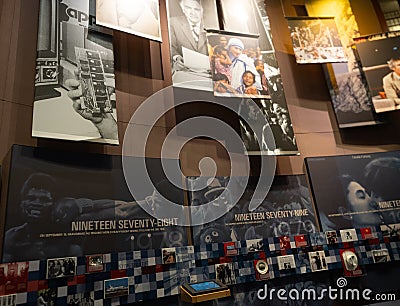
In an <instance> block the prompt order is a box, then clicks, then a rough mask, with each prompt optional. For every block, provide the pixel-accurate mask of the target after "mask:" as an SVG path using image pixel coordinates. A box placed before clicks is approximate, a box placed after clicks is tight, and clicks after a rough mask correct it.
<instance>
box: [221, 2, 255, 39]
mask: <svg viewBox="0 0 400 306" xmlns="http://www.w3.org/2000/svg"><path fill="white" fill-rule="evenodd" d="M253 6H254V2H253V1H248V0H222V1H221V8H222V16H223V27H224V31H228V32H234V33H244V34H254V35H257V34H259V30H258V26H257V19H256V15H255V10H254V7H253Z"/></svg>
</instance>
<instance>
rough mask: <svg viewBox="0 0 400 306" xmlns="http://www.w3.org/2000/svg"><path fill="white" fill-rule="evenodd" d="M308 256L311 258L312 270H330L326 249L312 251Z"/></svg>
mask: <svg viewBox="0 0 400 306" xmlns="http://www.w3.org/2000/svg"><path fill="white" fill-rule="evenodd" d="M308 256H309V258H310V266H311V271H312V272H317V271H323V270H328V264H327V262H326V258H325V252H324V251H317V252H310V253H308Z"/></svg>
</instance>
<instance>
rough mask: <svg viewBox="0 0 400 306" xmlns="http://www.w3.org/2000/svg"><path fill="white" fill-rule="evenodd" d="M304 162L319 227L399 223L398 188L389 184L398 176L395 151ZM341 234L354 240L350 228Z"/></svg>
mask: <svg viewBox="0 0 400 306" xmlns="http://www.w3.org/2000/svg"><path fill="white" fill-rule="evenodd" d="M305 165H306V169H307V175H308V178H309V182H310V187H311V191H312V195H313V201H314V204H315V207H316V209H317V211H318V216H319V220H320V224H321V230H323V231H329V230H346V229H351V228H365V227H375V226H380V225H381V226H382V225H384V224H392V223H398V222H400V220H399V210H400V206H399V203H400V201H399V200H400V190H399V188H397V186H396V184H391V183H390V182H396V181H397V180H398V179H400V171H399V169H400V152H399V151H393V152H382V153H370V154H357V155H341V156H329V157H328V156H327V157H309V158H306V159H305ZM327 174H329V175H327ZM388 182H389V183H388ZM347 232H349V235H347ZM343 235H344V236H342V239H343V237H344V238H345V240H351V239H357V238H356V233H355V231H354V230H351V231H350V230H347V231H343ZM346 237H347V238H348V239H347V238H346Z"/></svg>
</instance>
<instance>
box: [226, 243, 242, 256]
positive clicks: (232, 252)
mask: <svg viewBox="0 0 400 306" xmlns="http://www.w3.org/2000/svg"><path fill="white" fill-rule="evenodd" d="M224 251H225V256H236V255H237V254H238V253H239V252H238V249H237V248H236V245H235V242H226V243H224Z"/></svg>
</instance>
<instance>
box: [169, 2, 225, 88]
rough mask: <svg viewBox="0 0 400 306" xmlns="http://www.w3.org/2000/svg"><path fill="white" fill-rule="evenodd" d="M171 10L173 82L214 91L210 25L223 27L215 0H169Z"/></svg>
mask: <svg viewBox="0 0 400 306" xmlns="http://www.w3.org/2000/svg"><path fill="white" fill-rule="evenodd" d="M167 14H168V28H169V43H170V48H171V65H172V66H171V68H172V83H173V85H174V86H177V87H189V88H193V89H200V90H207V91H212V88H213V87H212V81H211V74H210V63H209V60H208V46H207V37H206V33H207V32H206V29H217V30H218V29H219V22H218V13H217V6H216V3H215V1H214V0H179V1H175V0H168V1H167ZM187 81H193V82H194V81H197V82H198V87H195V86H194V85H193V84H192V82H191V85H189V86H188V85H185V82H187ZM197 82H196V83H197Z"/></svg>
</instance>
